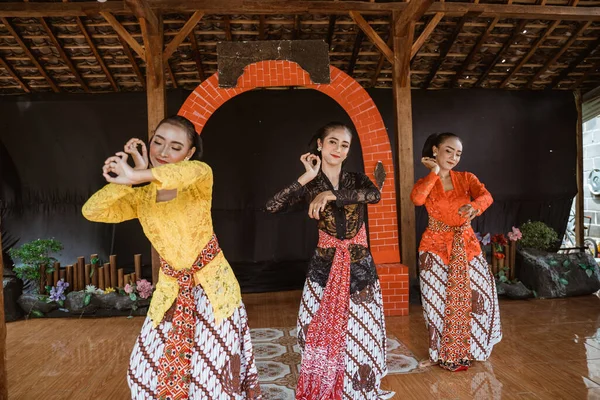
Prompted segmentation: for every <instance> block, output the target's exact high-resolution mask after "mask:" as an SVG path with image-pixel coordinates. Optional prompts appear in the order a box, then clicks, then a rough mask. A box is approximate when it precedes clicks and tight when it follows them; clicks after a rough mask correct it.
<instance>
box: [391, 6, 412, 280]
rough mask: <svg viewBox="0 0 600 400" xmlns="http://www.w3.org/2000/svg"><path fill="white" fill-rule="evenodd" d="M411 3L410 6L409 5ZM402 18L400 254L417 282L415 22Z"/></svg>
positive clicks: (397, 78)
mask: <svg viewBox="0 0 600 400" xmlns="http://www.w3.org/2000/svg"><path fill="white" fill-rule="evenodd" d="M409 4H410V3H409ZM399 19H400V15H399V14H398V13H397V12H396V13H394V46H393V47H394V69H393V93H394V108H395V114H396V134H397V140H398V163H397V165H398V175H397V176H398V181H399V187H400V218H399V220H400V252H401V260H402V263H403V264H404V265H406V266H408V271H409V276H410V280H411V281H414V280H416V279H417V240H416V237H415V236H416V223H415V206H414V205H413V203H412V201H411V200H410V192H411V190H412V187H413V185H414V183H415V171H414V159H413V129H412V104H411V93H410V53H411V50H412V43H413V36H414V22H410V23H409V26H406V27H402V26H398V25H397V23H398V21H399Z"/></svg>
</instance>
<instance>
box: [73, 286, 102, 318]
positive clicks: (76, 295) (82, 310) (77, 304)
mask: <svg viewBox="0 0 600 400" xmlns="http://www.w3.org/2000/svg"><path fill="white" fill-rule="evenodd" d="M85 296H86V293H85V292H83V291H79V292H71V293H69V294H67V300H65V308H66V309H67V310H69V312H70V313H71V314H79V315H81V314H85V315H87V314H93V313H94V312H96V310H97V309H98V308H99V307H100V301H99V300H98V298H97V297H96V296H95V295H91V297H90V302H89V304H88V305H87V306H86V305H84V302H85Z"/></svg>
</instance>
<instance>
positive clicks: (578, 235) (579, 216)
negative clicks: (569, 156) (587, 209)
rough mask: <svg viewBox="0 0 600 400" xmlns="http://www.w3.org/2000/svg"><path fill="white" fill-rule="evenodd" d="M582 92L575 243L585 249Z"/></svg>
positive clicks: (577, 100) (578, 104) (578, 105)
mask: <svg viewBox="0 0 600 400" xmlns="http://www.w3.org/2000/svg"><path fill="white" fill-rule="evenodd" d="M581 103H582V96H581V91H579V90H577V91H575V107H576V108H577V125H576V129H575V132H576V140H575V142H576V144H577V169H576V177H577V196H576V197H575V241H576V243H577V246H578V247H583V236H584V232H583V231H584V229H583V198H584V185H583V116H582V111H581Z"/></svg>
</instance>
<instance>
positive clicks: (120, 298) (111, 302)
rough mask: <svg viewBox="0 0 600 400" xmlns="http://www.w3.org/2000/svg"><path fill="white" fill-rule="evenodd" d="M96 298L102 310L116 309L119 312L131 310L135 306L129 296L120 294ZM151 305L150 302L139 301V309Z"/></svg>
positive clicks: (108, 294) (109, 294) (113, 293)
mask: <svg viewBox="0 0 600 400" xmlns="http://www.w3.org/2000/svg"><path fill="white" fill-rule="evenodd" d="M96 297H97V299H98V302H99V304H100V308H104V309H115V310H119V311H123V310H131V309H132V308H133V305H134V302H133V301H132V300H131V299H130V298H129V296H125V295H122V294H118V293H116V292H112V293H107V294H101V295H98V296H96ZM149 304H150V301H148V300H145V299H138V301H137V306H138V307H147V306H148V305H149Z"/></svg>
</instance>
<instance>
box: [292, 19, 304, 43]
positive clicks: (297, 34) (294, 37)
mask: <svg viewBox="0 0 600 400" xmlns="http://www.w3.org/2000/svg"><path fill="white" fill-rule="evenodd" d="M301 33H302V30H301V29H300V16H299V15H294V33H293V35H292V40H297V39H298V38H299V37H300V34H301Z"/></svg>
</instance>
